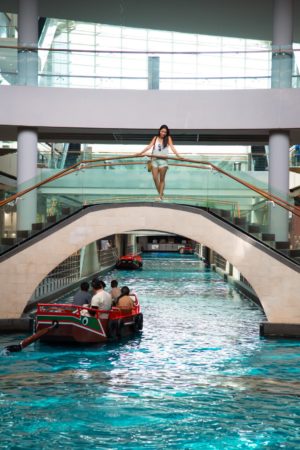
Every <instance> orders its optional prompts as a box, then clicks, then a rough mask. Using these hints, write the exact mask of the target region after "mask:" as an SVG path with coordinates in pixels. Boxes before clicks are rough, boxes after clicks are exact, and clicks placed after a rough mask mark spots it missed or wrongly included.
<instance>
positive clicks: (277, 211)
mask: <svg viewBox="0 0 300 450" xmlns="http://www.w3.org/2000/svg"><path fill="white" fill-rule="evenodd" d="M289 148H290V138H289V133H288V132H283V131H272V132H271V133H270V137H269V191H270V192H271V193H272V194H274V195H277V196H278V197H280V198H282V199H283V200H288V198H289ZM269 220H270V231H271V232H273V233H275V236H276V241H287V240H288V225H289V224H288V212H287V211H285V210H284V209H283V208H281V207H279V206H277V205H272V204H271V205H270V215H269Z"/></svg>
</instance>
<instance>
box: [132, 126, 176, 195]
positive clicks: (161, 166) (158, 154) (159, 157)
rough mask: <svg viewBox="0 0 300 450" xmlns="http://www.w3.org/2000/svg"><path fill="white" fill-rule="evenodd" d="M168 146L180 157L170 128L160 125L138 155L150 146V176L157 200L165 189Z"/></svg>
mask: <svg viewBox="0 0 300 450" xmlns="http://www.w3.org/2000/svg"><path fill="white" fill-rule="evenodd" d="M169 147H170V149H171V150H172V152H173V153H175V155H176V156H177V158H180V155H179V153H178V152H177V150H176V149H175V147H174V145H173V141H172V138H171V136H170V130H169V128H168V127H167V125H162V126H161V127H160V129H159V130H158V133H157V136H154V138H153V139H152V140H151V142H150V144H149V145H147V147H145V148H144V150H143V151H142V152H141V153H138V154H137V155H138V156H142V155H144V154H145V153H146V152H147V151H148V150H150V149H151V148H152V155H153V156H154V157H153V158H152V167H151V171H152V176H153V180H154V183H155V186H156V189H157V192H158V194H159V197H158V198H157V200H163V196H164V189H165V178H166V173H167V170H168V159H167V158H168V153H169Z"/></svg>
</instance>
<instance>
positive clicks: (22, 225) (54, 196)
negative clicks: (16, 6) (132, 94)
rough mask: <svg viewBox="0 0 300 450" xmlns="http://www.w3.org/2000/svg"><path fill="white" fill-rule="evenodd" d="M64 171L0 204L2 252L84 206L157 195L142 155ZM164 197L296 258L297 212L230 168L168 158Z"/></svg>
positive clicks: (299, 234) (145, 199)
mask: <svg viewBox="0 0 300 450" xmlns="http://www.w3.org/2000/svg"><path fill="white" fill-rule="evenodd" d="M45 172H46V171H45ZM49 173H51V174H52V173H53V171H52V170H49ZM56 173H57V174H59V173H60V172H56ZM65 173H68V174H67V175H65V176H61V177H59V178H56V179H52V180H51V181H48V182H47V183H45V184H43V185H41V186H39V187H38V188H37V189H36V190H34V191H31V192H28V193H24V194H23V195H21V198H20V199H18V201H17V202H14V201H12V202H10V203H9V204H6V205H4V206H1V208H0V210H1V217H2V220H1V224H2V225H1V226H2V230H1V231H2V241H1V251H2V252H3V251H5V250H7V249H9V248H11V246H14V245H17V244H20V243H21V242H22V241H24V240H26V239H28V238H30V237H31V236H33V235H35V234H37V233H41V232H42V231H43V230H45V229H47V228H49V227H51V226H53V225H54V224H56V223H57V222H58V221H60V220H61V219H63V218H65V217H68V216H69V215H70V214H72V213H74V212H76V211H79V210H80V209H81V208H82V207H83V206H84V205H94V204H99V203H118V204H119V203H126V202H140V201H143V202H153V201H156V198H157V192H156V189H155V187H154V183H153V179H152V174H151V173H149V172H147V168H146V163H145V158H134V159H132V158H127V159H124V158H123V159H122V158H119V159H116V160H111V161H107V162H106V164H104V163H103V161H96V162H94V163H93V164H87V163H85V164H81V165H79V166H78V167H77V170H75V171H74V170H73V171H72V170H69V171H67V172H65ZM35 181H36V180H35ZM164 201H165V202H167V203H178V204H185V205H192V206H196V207H199V208H204V209H205V210H208V211H210V212H211V213H212V214H214V215H215V216H217V217H219V218H221V219H222V220H223V221H226V222H228V223H231V224H233V225H234V226H235V227H237V228H239V229H241V230H243V231H245V232H247V233H248V234H249V235H251V236H253V237H254V238H255V239H257V240H259V241H261V242H263V243H264V245H267V246H269V247H271V248H274V249H276V251H277V252H279V253H281V254H283V255H285V256H286V257H288V258H290V259H294V260H295V261H297V258H298V253H299V247H300V220H299V216H300V212H299V211H298V210H297V209H296V208H294V207H293V206H290V205H289V204H288V203H285V202H284V200H281V201H274V200H272V197H270V196H269V195H268V193H267V191H265V192H264V191H262V190H261V189H260V188H259V187H257V186H253V185H250V184H249V183H248V182H247V181H245V180H243V179H236V172H231V173H230V172H228V173H223V172H220V169H218V168H212V167H211V166H210V165H209V164H199V163H198V162H197V161H191V162H188V161H178V160H172V159H169V169H168V172H167V176H166V188H165V197H164ZM299 257H300V255H299Z"/></svg>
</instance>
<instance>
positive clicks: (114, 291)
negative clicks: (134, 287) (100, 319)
mask: <svg viewBox="0 0 300 450" xmlns="http://www.w3.org/2000/svg"><path fill="white" fill-rule="evenodd" d="M110 286H111V291H110V295H111V297H112V301H113V304H114V305H115V304H116V302H117V300H118V298H119V297H120V295H121V294H122V292H121V289H120V288H119V287H118V282H117V280H112V281H111V283H110Z"/></svg>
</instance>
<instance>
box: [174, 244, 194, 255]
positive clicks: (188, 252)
mask: <svg viewBox="0 0 300 450" xmlns="http://www.w3.org/2000/svg"><path fill="white" fill-rule="evenodd" d="M178 253H180V254H181V255H192V254H194V249H193V247H191V246H190V245H185V246H184V247H180V248H179V249H178Z"/></svg>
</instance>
